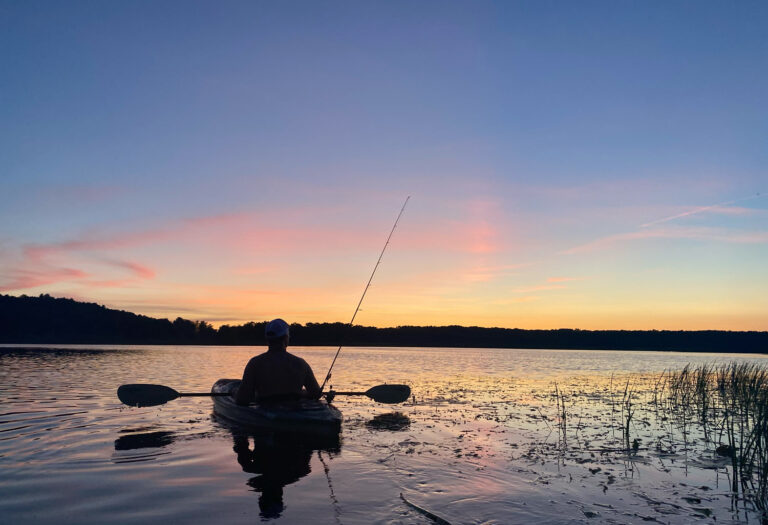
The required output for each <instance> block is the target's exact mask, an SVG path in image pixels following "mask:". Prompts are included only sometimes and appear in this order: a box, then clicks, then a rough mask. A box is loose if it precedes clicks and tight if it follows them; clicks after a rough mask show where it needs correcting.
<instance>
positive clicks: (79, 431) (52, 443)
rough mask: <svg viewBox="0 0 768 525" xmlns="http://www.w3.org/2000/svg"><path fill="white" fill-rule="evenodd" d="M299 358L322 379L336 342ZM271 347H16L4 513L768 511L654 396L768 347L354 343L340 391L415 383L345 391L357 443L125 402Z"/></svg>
mask: <svg viewBox="0 0 768 525" xmlns="http://www.w3.org/2000/svg"><path fill="white" fill-rule="evenodd" d="M290 350H291V351H292V352H293V353H295V354H297V355H299V356H301V357H303V358H305V359H306V360H307V361H308V362H309V364H310V365H311V366H312V368H313V369H314V371H315V375H316V377H317V378H318V380H322V378H323V376H324V374H325V372H326V370H327V367H328V366H329V365H330V363H331V360H332V358H333V354H334V352H335V350H336V349H335V348H325V347H322V348H321V347H292V348H291V349H290ZM261 351H262V349H261V348H247V347H194V346H189V347H164V346H70V345H61V346H56V347H52V346H51V347H46V346H35V347H29V346H27V347H18V346H9V345H5V346H0V401H1V402H2V404H1V405H0V516H1V517H2V518H1V520H0V521H2V522H3V523H8V524H15V523H30V524H36V523H57V524H69V523H72V524H75V523H77V524H90V523H93V524H103V523H117V524H129V523H130V524H133V523H137V524H138V523H210V522H213V521H214V520H215V521H217V522H224V523H230V524H238V523H254V522H258V521H272V522H275V523H300V522H303V523H330V524H335V523H343V524H355V523H359V524H368V523H381V524H396V523H407V524H410V523H417V524H418V523H424V524H428V523H434V520H433V519H432V518H431V517H430V516H429V515H428V513H433V514H434V515H437V516H440V517H442V518H443V519H445V520H447V521H448V522H450V523H452V524H459V523H470V524H495V523H498V524H502V523H534V522H536V523H585V522H590V523H645V522H648V521H657V522H661V523H689V522H691V521H696V522H712V523H720V524H722V523H729V522H743V521H745V520H756V519H757V520H758V521H759V509H758V508H757V506H756V505H755V503H754V501H753V500H750V499H749V498H746V497H741V496H740V495H739V494H738V493H737V494H734V493H733V492H732V491H731V482H730V478H729V476H731V475H732V473H730V472H729V464H728V463H727V462H726V461H723V460H722V458H719V457H718V456H717V455H716V454H715V453H714V450H713V449H714V444H717V443H715V442H713V441H712V440H710V441H707V440H705V439H703V438H702V437H701V436H700V435H699V433H698V432H699V430H697V428H695V427H690V428H688V430H686V427H685V426H683V427H682V431H680V429H679V428H677V427H675V426H674V425H672V424H671V423H670V422H669V421H668V419H665V417H666V416H664V417H662V416H660V415H659V414H658V411H657V415H656V416H654V415H653V411H652V410H651V409H650V408H648V409H647V410H646V408H644V405H643V403H644V402H645V401H647V400H649V399H651V397H650V396H652V395H653V392H654V390H658V389H659V384H660V383H659V381H658V379H657V378H658V377H660V375H661V374H662V373H663V372H664V371H669V370H679V369H682V368H683V367H684V366H685V365H686V364H689V363H692V364H708V363H724V362H733V361H736V362H753V363H758V364H768V361H766V357H765V356H757V355H743V354H693V353H673V352H669V353H665V352H630V351H581V350H579V351H577V350H513V349H466V348H462V349H450V348H345V349H343V350H342V352H341V356H340V357H339V360H338V362H337V363H336V366H335V368H334V375H333V378H332V380H331V384H332V385H333V387H334V388H335V389H337V390H346V391H351V390H363V391H364V390H367V389H368V388H369V387H371V386H374V385H376V384H381V383H406V384H409V385H410V386H411V387H412V391H413V398H412V399H411V400H409V401H408V402H406V403H404V404H401V405H382V404H377V403H374V402H373V401H371V400H368V399H367V398H359V397H342V396H339V397H337V398H336V400H335V401H334V405H335V406H337V407H338V408H339V409H340V410H341V411H342V412H343V414H344V422H343V424H342V432H341V435H340V437H339V439H338V440H333V439H331V440H328V439H318V440H316V441H315V440H312V439H304V438H302V437H291V436H287V437H286V436H282V435H280V436H275V435H270V434H269V433H259V434H253V433H245V432H243V431H242V430H240V429H237V428H234V427H232V426H231V425H229V424H227V423H226V422H224V421H221V420H219V419H217V418H216V417H215V416H214V415H213V412H212V407H213V404H212V402H211V400H210V398H206V397H200V398H182V399H177V400H175V401H171V402H169V403H168V404H166V405H163V406H159V407H150V408H130V407H125V406H123V405H121V404H120V403H119V401H118V400H117V397H116V394H115V392H116V389H117V387H118V386H119V385H121V384H124V383H160V384H164V385H168V386H170V387H172V388H175V389H176V390H179V391H183V392H207V391H209V390H210V387H211V385H212V384H213V382H214V381H216V380H217V379H219V378H223V377H230V378H239V377H240V375H241V374H242V369H243V367H244V365H245V363H246V362H247V361H248V359H249V358H250V357H251V356H253V355H255V354H256V353H260V352H261ZM654 385H655V386H654ZM627 391H629V392H630V394H631V395H634V396H635V397H633V398H632V399H634V400H635V401H634V402H635V403H636V405H637V407H638V413H637V415H636V416H635V418H634V419H633V421H632V422H631V424H630V423H628V426H629V429H630V437H631V438H632V440H633V443H634V447H635V450H634V451H633V452H632V453H630V452H629V451H627V450H626V449H624V450H622V449H621V447H618V446H617V443H619V442H620V441H621V439H622V436H621V435H620V434H621V432H620V431H619V427H620V425H619V424H620V423H621V421H620V420H621V415H619V411H618V408H616V407H617V405H616V399H621V398H622V392H624V396H625V398H626V393H627ZM561 400H562V403H563V405H562V407H561V405H560V402H561ZM565 412H567V413H568V417H567V419H565V418H561V419H558V418H560V416H561V413H565ZM680 432H682V434H680ZM635 440H636V441H635ZM682 440H684V443H683V441H682ZM713 443H714V444H713ZM401 494H402V495H403V498H404V499H403V498H401Z"/></svg>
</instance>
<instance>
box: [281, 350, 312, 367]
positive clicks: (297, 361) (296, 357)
mask: <svg viewBox="0 0 768 525" xmlns="http://www.w3.org/2000/svg"><path fill="white" fill-rule="evenodd" d="M286 355H287V356H288V358H289V359H290V360H291V361H293V362H295V363H301V364H302V365H304V366H309V363H307V362H306V361H305V360H304V359H302V358H301V357H299V356H297V355H293V354H292V353H290V352H286Z"/></svg>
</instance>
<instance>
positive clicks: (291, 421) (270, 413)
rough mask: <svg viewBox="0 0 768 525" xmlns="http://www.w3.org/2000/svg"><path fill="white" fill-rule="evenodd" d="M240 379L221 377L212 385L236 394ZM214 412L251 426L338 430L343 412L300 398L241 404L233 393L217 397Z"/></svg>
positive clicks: (325, 404)
mask: <svg viewBox="0 0 768 525" xmlns="http://www.w3.org/2000/svg"><path fill="white" fill-rule="evenodd" d="M239 386H240V380H239V379H219V380H218V381H216V382H215V383H214V384H213V387H211V393H213V394H221V393H226V394H232V393H234V392H236V391H237V388H238V387H239ZM213 411H214V412H215V413H216V414H217V415H218V416H220V417H223V418H224V419H227V420H229V421H232V422H233V423H236V424H238V425H240V426H243V427H247V428H259V429H269V430H288V431H292V430H297V431H308V432H319V433H329V434H330V433H338V432H339V431H340V430H341V419H342V418H341V412H340V411H339V410H338V409H337V408H336V407H334V406H331V405H329V404H328V403H327V402H326V401H325V400H313V399H297V400H289V401H275V402H270V403H251V404H250V405H248V406H241V405H238V404H237V403H235V400H234V399H233V398H232V397H231V396H221V395H220V396H215V397H214V398H213Z"/></svg>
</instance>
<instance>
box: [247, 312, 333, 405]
mask: <svg viewBox="0 0 768 525" xmlns="http://www.w3.org/2000/svg"><path fill="white" fill-rule="evenodd" d="M264 331H265V334H266V336H267V344H268V345H269V349H268V350H267V351H266V352H264V353H263V354H260V355H257V356H256V357H253V358H251V360H250V361H248V364H247V365H246V366H245V371H244V372H243V381H242V383H241V384H240V388H239V389H238V390H237V394H236V395H235V402H236V403H237V404H238V405H247V404H248V403H250V402H251V401H253V400H254V399H259V400H265V399H274V400H278V399H296V398H299V397H304V398H309V399H318V398H319V397H320V385H318V384H317V379H315V374H314V373H313V372H312V368H310V366H309V364H308V363H307V362H306V361H304V360H303V359H302V358H300V357H298V356H295V355H293V354H290V353H288V350H287V348H288V339H289V333H288V323H286V322H285V321H283V320H282V319H275V320H273V321H270V322H269V323H267V326H266V328H265V330H264Z"/></svg>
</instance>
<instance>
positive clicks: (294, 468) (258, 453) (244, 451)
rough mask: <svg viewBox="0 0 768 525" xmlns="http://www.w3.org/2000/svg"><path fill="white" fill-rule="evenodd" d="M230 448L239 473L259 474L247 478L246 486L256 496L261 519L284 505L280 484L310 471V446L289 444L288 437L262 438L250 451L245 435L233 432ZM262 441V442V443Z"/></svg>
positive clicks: (275, 516)
mask: <svg viewBox="0 0 768 525" xmlns="http://www.w3.org/2000/svg"><path fill="white" fill-rule="evenodd" d="M234 439H235V446H234V447H233V449H234V451H235V452H236V453H237V462H238V463H239V464H240V466H241V467H243V472H249V473H251V474H260V475H259V476H256V477H253V478H251V479H250V480H248V485H249V486H250V487H252V488H253V489H254V490H255V491H257V492H261V496H259V509H261V516H262V517H263V518H277V517H279V516H280V514H281V513H282V512H283V509H284V508H285V506H284V504H283V487H284V486H285V485H288V484H290V483H293V482H295V481H298V480H299V479H301V478H303V477H304V476H306V475H307V474H309V472H310V466H309V461H310V459H311V458H312V449H311V448H304V447H302V446H298V447H297V446H291V445H292V444H291V442H290V440H282V439H279V436H273V438H272V439H266V440H265V439H262V440H260V441H259V442H257V443H256V444H255V446H254V449H253V450H251V449H250V446H249V443H248V437H247V436H243V435H234ZM262 441H263V442H262Z"/></svg>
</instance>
